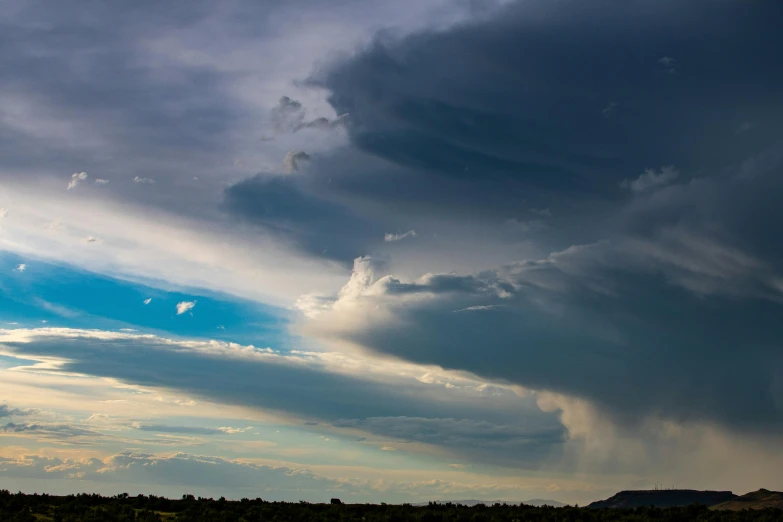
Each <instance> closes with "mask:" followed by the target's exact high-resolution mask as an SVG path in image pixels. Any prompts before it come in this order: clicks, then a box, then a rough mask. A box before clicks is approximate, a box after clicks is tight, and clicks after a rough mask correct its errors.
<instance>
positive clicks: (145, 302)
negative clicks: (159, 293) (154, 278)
mask: <svg viewBox="0 0 783 522" xmlns="http://www.w3.org/2000/svg"><path fill="white" fill-rule="evenodd" d="M143 302H144V304H145V305H148V304H150V303H151V302H152V298H151V297H148V298H147V299H145V300H144V301H143Z"/></svg>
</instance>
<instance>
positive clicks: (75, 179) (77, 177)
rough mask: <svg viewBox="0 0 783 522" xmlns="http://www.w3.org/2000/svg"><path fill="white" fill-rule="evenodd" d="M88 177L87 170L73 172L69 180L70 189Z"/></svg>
mask: <svg viewBox="0 0 783 522" xmlns="http://www.w3.org/2000/svg"><path fill="white" fill-rule="evenodd" d="M86 179H87V173H86V172H74V173H73V174H71V181H69V182H68V190H71V189H74V188H76V186H77V185H78V184H79V183H81V182H82V181H84V180H86Z"/></svg>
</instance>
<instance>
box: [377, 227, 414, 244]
mask: <svg viewBox="0 0 783 522" xmlns="http://www.w3.org/2000/svg"><path fill="white" fill-rule="evenodd" d="M406 237H416V231H415V230H408V231H407V232H405V233H404V234H400V233H397V234H392V233H387V234H386V235H385V236H383V240H384V241H386V242H387V243H389V242H392V241H400V240H402V239H405V238H406Z"/></svg>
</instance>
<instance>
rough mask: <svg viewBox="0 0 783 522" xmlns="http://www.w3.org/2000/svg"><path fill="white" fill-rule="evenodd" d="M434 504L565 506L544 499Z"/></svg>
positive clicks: (445, 501) (458, 501)
mask: <svg viewBox="0 0 783 522" xmlns="http://www.w3.org/2000/svg"><path fill="white" fill-rule="evenodd" d="M432 502H436V503H438V504H448V503H451V504H461V505H463V506H475V505H477V504H484V505H487V506H494V505H495V504H505V505H507V506H518V505H520V504H525V505H528V506H552V507H563V506H565V504H563V503H562V502H557V501H555V500H546V499H543V498H532V499H530V500H522V501H519V500H433V501H432ZM427 504H429V502H419V503H418V504H413V505H414V506H426V505H427Z"/></svg>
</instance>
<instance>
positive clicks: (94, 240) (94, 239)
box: [84, 236, 101, 243]
mask: <svg viewBox="0 0 783 522" xmlns="http://www.w3.org/2000/svg"><path fill="white" fill-rule="evenodd" d="M84 242H85V243H100V242H101V240H100V239H98V238H97V237H94V236H87V237H85V238H84Z"/></svg>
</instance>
